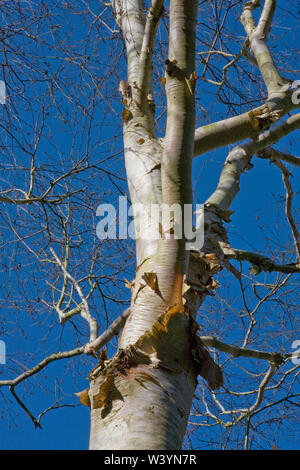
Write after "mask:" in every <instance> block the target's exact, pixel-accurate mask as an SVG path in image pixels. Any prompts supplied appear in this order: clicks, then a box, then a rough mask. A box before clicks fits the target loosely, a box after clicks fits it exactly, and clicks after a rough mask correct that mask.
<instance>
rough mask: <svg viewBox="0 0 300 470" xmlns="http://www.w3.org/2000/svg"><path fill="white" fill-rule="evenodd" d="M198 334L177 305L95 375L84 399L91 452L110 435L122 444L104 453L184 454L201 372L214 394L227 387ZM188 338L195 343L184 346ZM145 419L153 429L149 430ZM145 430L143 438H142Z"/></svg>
mask: <svg viewBox="0 0 300 470" xmlns="http://www.w3.org/2000/svg"><path fill="white" fill-rule="evenodd" d="M184 317H185V318H184ZM186 319H187V320H188V321H186ZM197 329H198V326H197V325H196V323H195V322H193V321H192V322H191V320H190V316H189V315H188V314H187V313H185V314H184V315H183V314H182V313H181V312H179V311H178V306H177V305H174V306H173V307H171V308H168V309H167V310H166V312H165V313H164V314H163V315H162V316H161V317H160V318H159V319H158V320H157V321H156V322H155V324H154V325H153V328H152V330H151V331H147V332H146V333H145V334H144V335H142V336H141V337H140V338H139V340H138V341H137V342H136V344H134V345H130V346H128V347H127V348H126V349H125V350H124V349H120V350H119V352H118V354H117V355H115V356H114V357H113V358H112V359H111V360H110V361H105V362H103V363H101V364H100V365H99V367H98V368H95V369H93V371H92V372H91V374H90V376H89V378H90V380H91V387H90V391H89V394H87V391H86V390H84V391H83V392H81V394H79V398H80V401H81V402H82V403H83V404H85V405H87V406H90V407H91V416H92V431H91V442H90V448H91V449H94V448H99V439H100V436H102V438H103V435H104V437H105V436H106V433H109V432H110V430H113V432H114V436H116V438H117V437H118V436H119V433H122V434H123V435H122V439H121V440H120V441H116V442H115V443H114V442H113V443H112V442H111V440H110V441H109V444H103V443H102V442H101V448H102V449H103V448H109V449H176V448H179V447H178V446H180V445H181V441H182V438H183V435H184V431H185V425H186V420H187V416H188V412H189V406H190V404H191V400H192V396H193V391H194V388H195V386H196V374H195V371H196V373H199V374H200V375H202V376H203V377H204V378H205V379H206V380H207V382H208V385H209V386H210V387H211V388H212V389H217V388H219V387H220V386H221V385H222V384H223V376H222V372H221V369H220V368H219V366H217V364H215V362H214V361H213V360H212V358H211V357H210V355H209V353H208V351H207V350H206V349H205V347H204V345H203V344H202V342H201V340H200V338H199V337H198V336H197ZM184 330H186V334H184ZM182 336H183V337H184V338H186V337H187V336H188V337H189V341H180V338H181V337H182ZM178 344H179V347H178ZM87 395H89V396H87ZM133 397H134V401H133ZM142 400H145V401H144V402H143V401H142ZM141 413H142V414H141ZM149 413H150V418H151V419H150V418H149ZM144 419H147V420H148V421H147V423H148V424H147V426H149V429H145V427H144V424H143V420H144ZM149 419H150V422H149ZM129 423H130V425H129ZM166 423H168V425H167V426H166ZM152 425H153V427H152ZM129 426H130V427H129ZM141 426H143V433H142V434H140V435H138V432H141ZM173 426H174V427H173ZM116 427H117V428H119V430H117V434H116ZM125 432H126V435H125V434H124V433H125ZM150 437H151V440H150ZM106 445H108V447H106Z"/></svg>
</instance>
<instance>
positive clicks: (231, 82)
mask: <svg viewBox="0 0 300 470" xmlns="http://www.w3.org/2000/svg"><path fill="white" fill-rule="evenodd" d="M277 3H278V5H276V4H277ZM286 3H287V2H280V1H279V2H276V1H275V0H266V1H261V2H260V1H258V0H252V1H250V2H243V1H233V0H232V1H231V0H227V1H223V2H218V1H217V0H215V1H200V2H197V1H195V0H189V1H187V0H170V2H164V1H163V0H152V1H151V2H149V1H147V2H143V1H142V0H112V1H111V2H102V1H100V2H99V1H92V0H91V1H79V0H78V1H77V2H72V3H71V2H68V1H65V2H59V3H57V4H55V5H52V3H51V2H49V4H48V3H47V2H46V3H44V2H39V1H36V2H34V1H32V2H27V3H26V4H25V3H24V4H23V2H19V1H15V2H8V1H6V2H1V37H0V40H1V65H2V79H3V81H4V83H5V85H6V93H7V101H6V105H4V106H3V107H2V108H1V112H2V121H1V124H0V139H1V140H0V145H1V151H2V160H1V191H0V201H1V206H2V207H1V215H0V218H1V254H2V265H1V266H2V267H1V282H2V284H3V293H2V295H1V312H0V320H1V334H2V333H3V335H4V336H3V337H4V338H6V337H7V338H9V336H10V335H11V336H17V338H19V339H18V341H20V344H22V341H23V337H24V344H26V345H27V346H26V347H25V346H24V348H25V349H24V352H25V351H27V349H26V348H28V347H29V353H28V351H27V353H28V354H27V357H22V355H21V354H20V357H19V356H17V357H14V356H13V355H12V357H10V356H8V359H7V366H6V368H5V369H3V371H4V372H5V373H6V374H10V376H9V377H8V378H4V379H3V380H1V381H0V387H1V391H4V390H6V389H8V390H9V391H10V393H11V395H12V398H13V399H14V400H16V402H17V404H18V406H21V407H22V408H23V410H24V412H26V413H27V414H28V416H29V417H30V418H31V419H32V421H33V422H34V425H35V426H36V427H39V426H41V424H40V423H41V419H42V417H43V416H44V415H45V414H46V413H47V412H50V411H51V410H52V409H55V408H57V407H63V406H64V405H65V406H66V404H65V403H64V402H63V401H61V400H60V398H58V397H57V394H56V392H55V393H54V396H55V399H54V402H53V403H52V404H51V403H50V404H49V407H48V408H46V409H45V410H44V411H41V412H40V414H39V416H35V413H33V412H32V411H31V405H30V404H29V403H28V398H27V395H26V393H24V392H26V389H23V391H22V396H21V393H20V392H19V391H18V389H20V390H21V386H19V384H21V383H22V384H23V385H24V384H27V383H28V382H29V383H32V384H33V383H35V382H34V379H35V378H37V377H39V378H40V380H43V378H42V373H43V372H42V371H43V370H45V368H46V367H47V366H48V365H49V364H50V363H53V362H55V363H56V364H58V362H57V361H60V360H63V359H65V360H68V364H69V367H70V368H73V367H74V372H73V373H74V375H77V374H79V375H80V374H82V373H83V372H82V371H85V372H86V371H89V387H88V388H87V389H86V390H83V391H82V392H79V393H77V394H78V396H79V398H80V401H81V403H83V404H84V405H87V406H89V407H90V410H91V433H90V448H91V449H120V450H124V449H180V448H181V447H182V445H183V441H184V437H185V436H186V438H185V441H184V442H185V444H184V445H185V446H191V445H193V446H196V447H204V448H221V449H226V448H236V449H240V448H244V449H250V448H263V447H265V448H271V447H272V445H274V446H277V444H278V442H279V446H280V433H281V432H282V431H281V430H282V429H285V430H289V426H291V427H293V426H294V423H295V422H296V420H297V418H296V412H297V410H298V408H299V401H298V398H299V389H298V391H297V378H298V373H299V357H298V355H297V351H296V350H295V349H296V348H294V349H293V346H292V343H293V341H294V340H297V334H298V333H299V329H298V320H297V317H296V313H297V303H298V300H299V287H298V283H299V280H298V277H299V272H300V265H299V263H300V239H299V231H298V228H297V217H296V211H295V207H294V206H295V200H296V198H295V196H297V195H296V194H295V188H294V187H293V185H294V183H295V179H294V180H293V178H292V176H293V174H294V173H295V174H296V171H299V170H298V167H299V166H300V160H299V157H297V156H294V155H292V154H291V149H292V148H293V142H292V141H289V140H288V136H289V135H292V136H294V137H295V139H296V137H297V136H298V134H299V127H300V114H297V108H299V105H300V96H299V92H298V88H297V82H296V80H297V72H299V71H297V60H298V61H299V51H298V50H294V51H293V53H291V52H290V51H291V49H290V44H291V43H293V44H296V41H295V37H294V35H297V32H298V30H297V29H294V28H293V24H294V23H293V22H294V20H295V18H297V17H299V3H298V2H289V3H291V4H292V5H289V7H288V8H289V10H287V7H286ZM276 6H277V10H278V11H277V12H276ZM284 8H286V10H285V9H284ZM278 12H279V13H278ZM277 13H278V14H277ZM275 14H276V15H275ZM274 15H275V16H274ZM276 25H278V27H277V29H275V28H276ZM280 28H285V29H284V32H283V29H280ZM295 28H296V27H295ZM274 29H275V32H276V34H275V33H274V34H273V31H274ZM287 36H289V38H288V39H287ZM276 44H280V46H281V47H280V50H277V49H278V48H275V45H276ZM287 51H288V54H287ZM122 127H123V130H122ZM292 133H293V134H292ZM122 139H123V140H122ZM279 142H280V144H281V145H280V146H279V145H277V144H278V143H279ZM274 145H275V147H274ZM216 149H222V151H221V153H218V155H221V156H222V157H223V160H222V164H223V165H222V166H221V165H220V164H219V163H220V162H219V163H218V162H217V160H216V161H215V162H214V165H213V166H214V169H213V170H212V173H213V172H214V173H213V174H214V176H212V173H211V175H210V174H209V173H207V172H206V177H205V178H206V179H207V178H208V179H209V182H210V187H211V188H212V190H211V194H210V195H209V197H207V198H206V200H205V203H204V208H203V211H204V235H205V236H204V244H203V247H202V248H201V250H199V249H194V250H187V249H186V242H187V239H185V237H184V236H182V237H181V238H179V239H177V238H176V237H175V236H174V230H175V227H176V226H178V224H179V225H181V228H182V232H183V233H184V227H183V221H182V220H178V219H177V215H176V213H174V215H173V218H171V219H170V220H169V224H168V226H167V227H166V226H165V225H163V226H162V225H161V224H160V223H159V222H158V221H157V220H155V219H154V218H153V217H152V216H151V212H150V208H151V204H158V205H160V206H161V205H163V204H165V205H168V206H169V207H172V206H173V205H179V206H180V207H181V208H182V209H183V208H184V206H185V205H186V204H193V203H194V204H195V202H199V201H201V202H204V201H203V200H204V197H205V196H204V195H203V194H198V192H199V191H200V192H201V191H202V186H201V184H202V185H203V187H205V184H206V182H205V181H204V180H203V175H202V179H201V174H200V175H199V185H200V186H199V185H198V181H197V178H198V176H197V175H196V178H194V180H192V162H193V159H196V160H194V161H195V162H197V160H198V159H202V161H203V168H204V170H203V171H204V173H205V165H209V162H210V159H211V158H212V155H213V158H216V159H217V156H216V155H217V154H216V153H213V152H215V151H216ZM219 152H220V151H219ZM123 156H124V159H125V169H126V175H125V171H124V163H123ZM254 157H257V158H256V159H255V158H254ZM263 159H264V160H265V161H263ZM262 164H264V167H263V168H264V172H265V180H266V181H267V180H268V179H270V178H269V176H268V172H270V171H271V172H274V170H276V171H278V172H279V173H280V174H281V175H282V183H283V184H282V189H280V190H279V189H278V188H274V189H273V188H272V184H270V186H271V187H268V185H267V183H266V188H267V187H268V191H273V193H274V199H275V200H274V208H273V209H272V210H273V211H274V214H275V211H277V210H278V219H277V220H276V222H275V215H274V216H273V218H274V226H275V227H276V229H275V230H274V228H272V230H273V234H272V232H270V231H268V228H267V227H266V226H264V225H263V224H264V223H266V222H263V221H261V220H260V219H261V218H262V217H260V215H259V214H256V216H257V223H258V224H260V226H262V230H263V233H264V235H265V237H266V242H265V244H263V243H261V247H260V249H259V251H258V249H256V247H253V244H251V242H250V240H247V241H246V243H244V242H243V241H242V240H241V245H242V246H238V243H237V241H238V240H239V239H238V238H236V241H235V242H234V243H233V242H232V240H231V238H233V239H235V237H234V236H232V235H234V232H239V231H241V230H242V227H239V225H238V223H239V219H240V218H241V215H242V214H243V213H244V212H245V211H249V212H250V211H252V204H253V200H254V195H255V193H256V192H257V191H258V188H257V187H254V188H252V189H251V191H252V192H253V193H252V194H250V195H249V199H248V201H247V207H245V206H239V204H238V202H236V199H237V198H236V196H237V194H238V192H239V190H240V187H241V191H242V188H243V184H246V183H245V181H246V179H247V176H242V175H243V173H245V172H246V171H247V170H251V171H250V172H249V173H253V174H254V175H255V172H256V171H257V168H260V169H261V167H262ZM272 174H274V173H272ZM193 175H195V172H193ZM216 176H218V183H217V184H216V186H215V187H214V184H215V177H216ZM205 178H204V179H205ZM210 178H211V179H210ZM202 181H203V183H202ZM127 185H128V189H129V198H128V199H129V201H130V203H132V204H141V205H142V207H143V210H142V211H140V212H137V213H135V214H134V223H135V228H136V233H137V240H136V243H135V245H134V243H133V242H132V241H128V240H114V239H109V238H108V239H105V240H99V238H98V237H97V234H96V225H97V219H96V209H97V206H98V205H99V204H101V203H112V204H115V205H117V203H118V198H119V196H120V195H123V196H124V195H126V191H127ZM193 185H194V190H193ZM282 190H283V191H284V195H283V196H282V194H283V193H282ZM203 191H204V190H203ZM205 191H207V189H205ZM276 198H277V199H276ZM232 206H234V210H235V211H236V212H235V213H234V212H233V209H232ZM173 207H174V206H173ZM261 207H264V201H263V200H262V201H261ZM282 214H283V215H284V217H285V220H284V221H283V219H282ZM201 215H202V214H200V213H198V214H197V221H199V220H200V216H201ZM276 217H277V216H276ZM231 218H232V221H231ZM196 223H197V222H196ZM233 224H234V225H233ZM251 224H253V222H251ZM275 224H276V225H275ZM249 225H250V222H249ZM232 227H233V228H232ZM157 229H159V233H160V237H159V238H158V239H156V238H152V239H150V240H149V239H147V237H146V233H149V232H151V231H152V232H155V231H157ZM249 232H250V227H249ZM269 232H270V233H271V235H272V236H273V239H272V237H271V236H270V233H269ZM274 232H275V233H274ZM245 244H246V245H247V246H246V247H245ZM263 245H264V246H263ZM249 247H252V249H246V248H249ZM263 250H264V251H263ZM249 263H250V266H251V269H250V272H247V269H246V266H247V264H248V265H249ZM124 279H125V284H126V286H124ZM128 279H129V280H128ZM126 287H127V288H129V289H130V290H128V289H126ZM128 293H129V294H128ZM121 330H122V332H121V334H120V337H119V341H118V345H116V344H115V343H114V342H113V341H114V338H115V337H116V335H117V334H118V333H119V332H120V331H121ZM26 332H27V333H26ZM26 335H28V339H27V342H26ZM32 336H33V337H34V339H32ZM109 342H112V344H111V346H109V347H110V349H109V351H110V353H111V354H110V356H111V357H110V359H109V358H108V354H107V350H106V349H105V346H106V345H108V344H109ZM28 345H29V346H28ZM37 358H38V359H37ZM74 358H76V359H74ZM95 359H96V360H95ZM80 360H81V362H79V361H80ZM76 361H77V362H76ZM52 367H54V366H52ZM91 369H92V370H91ZM72 370H73V369H72ZM36 374H38V375H36ZM201 377H202V378H201ZM202 379H204V380H202ZM58 380H59V382H60V378H59V377H58ZM30 381H33V382H30ZM198 381H199V383H198ZM48 385H49V384H48ZM17 386H18V387H17ZM59 387H61V384H60V385H59ZM2 396H3V398H4V403H5V404H6V403H7V400H8V398H7V396H6V395H5V393H4V392H3V393H2ZM72 406H73V405H72ZM266 430H267V431H266ZM288 432H289V431H288ZM192 443H193V444H192Z"/></svg>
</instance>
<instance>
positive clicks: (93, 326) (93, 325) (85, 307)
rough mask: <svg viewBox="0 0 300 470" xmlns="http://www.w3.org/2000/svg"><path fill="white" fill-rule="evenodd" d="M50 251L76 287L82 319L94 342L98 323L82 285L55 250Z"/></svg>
mask: <svg viewBox="0 0 300 470" xmlns="http://www.w3.org/2000/svg"><path fill="white" fill-rule="evenodd" d="M50 251H51V253H52V255H53V256H54V258H55V260H56V262H57V264H58V265H59V267H60V268H61V270H62V271H63V273H64V275H65V276H66V277H67V278H68V279H70V281H71V282H72V284H73V286H74V287H75V289H76V290H77V293H78V295H79V297H80V299H81V301H82V308H81V310H80V315H81V316H82V318H84V319H85V320H86V321H87V322H88V324H89V328H90V341H94V340H95V339H96V337H97V331H98V324H97V321H96V320H95V319H94V318H93V317H92V315H91V312H90V307H89V304H88V301H87V299H86V297H85V296H84V295H83V292H82V290H81V287H80V285H79V284H78V282H77V281H76V280H75V279H74V277H73V276H72V275H71V274H70V273H69V272H68V271H67V270H66V268H65V266H64V265H63V263H62V262H61V261H60V259H59V258H58V256H57V254H56V253H55V251H54V250H53V248H50Z"/></svg>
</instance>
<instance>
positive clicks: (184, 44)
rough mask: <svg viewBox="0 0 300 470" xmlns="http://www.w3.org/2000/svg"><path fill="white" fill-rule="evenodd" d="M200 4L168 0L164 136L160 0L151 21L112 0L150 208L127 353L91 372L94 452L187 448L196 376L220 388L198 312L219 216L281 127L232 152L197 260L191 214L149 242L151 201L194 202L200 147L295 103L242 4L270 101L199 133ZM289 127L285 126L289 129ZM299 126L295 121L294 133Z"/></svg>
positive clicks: (140, 245)
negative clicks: (162, 125)
mask: <svg viewBox="0 0 300 470" xmlns="http://www.w3.org/2000/svg"><path fill="white" fill-rule="evenodd" d="M197 3H198V2H197V0H190V1H186V0H171V1H170V11H169V14H170V21H169V53H168V58H166V62H165V65H166V66H165V77H164V82H165V87H166V96H167V126H166V135H165V138H164V139H157V138H156V135H155V125H154V111H153V104H154V103H153V83H152V52H153V47H154V41H155V32H156V28H157V23H158V21H159V17H160V16H161V14H162V12H163V1H162V0H152V2H151V7H150V9H149V12H148V15H147V17H146V19H145V16H144V9H143V8H144V7H143V2H142V0H115V1H114V2H113V8H114V12H115V17H116V21H117V23H118V25H119V27H120V29H121V32H122V34H123V38H124V41H125V44H126V50H127V67H128V68H127V70H128V76H127V81H125V80H124V81H123V82H122V84H121V85H120V91H121V93H122V95H123V103H124V109H123V113H122V118H123V122H124V155H125V165H126V171H127V178H128V185H129V191H130V197H131V202H132V204H142V207H143V210H142V211H139V212H137V213H135V214H134V216H135V228H136V235H137V242H136V253H137V255H136V256H137V270H136V278H135V280H134V282H133V283H132V301H131V307H130V315H129V318H128V319H127V321H126V324H125V326H124V329H123V332H122V335H121V337H120V340H119V350H118V353H117V354H116V355H115V356H114V357H113V358H112V359H111V360H106V361H102V362H100V363H99V365H98V367H96V368H95V369H94V370H93V371H92V373H91V375H90V380H91V382H90V390H89V402H90V406H91V434H90V449H110V450H113V449H118V450H124V449H137V450H138V449H147V450H148V449H180V448H181V445H182V441H183V437H184V434H185V430H186V424H187V419H188V415H189V411H190V406H191V402H192V398H193V394H194V391H195V388H196V385H197V375H198V374H201V375H202V376H203V377H205V379H206V380H207V381H208V384H209V386H210V387H211V388H212V389H214V388H219V387H220V385H221V384H222V373H221V371H220V369H219V368H218V366H217V365H216V364H215V363H214V362H213V360H212V359H211V358H210V356H209V354H208V352H207V351H206V350H205V349H204V348H203V345H202V344H201V342H200V341H199V338H198V337H197V335H196V332H197V324H196V322H195V315H196V312H197V309H198V308H199V306H200V305H201V303H202V301H203V299H204V298H205V296H206V294H207V292H209V290H212V289H214V281H213V280H212V276H213V274H215V273H216V272H218V271H219V270H220V269H221V260H222V259H223V258H224V256H223V254H222V253H221V252H220V251H218V250H219V248H217V246H219V245H218V244H219V243H220V242H223V243H224V242H226V233H225V230H224V228H223V225H222V222H223V220H224V219H226V216H227V215H226V214H227V212H228V210H229V207H230V204H231V202H232V200H233V198H234V196H235V194H236V193H237V191H238V188H239V178H240V175H241V173H242V172H243V171H245V169H247V167H248V165H249V161H250V158H251V156H252V155H253V154H254V153H255V152H256V151H258V150H260V149H261V148H265V147H266V145H270V144H271V143H273V142H276V141H277V139H278V138H279V137H280V136H282V128H280V126H279V127H278V129H277V130H276V129H275V130H272V132H270V133H269V134H266V135H264V137H263V138H262V139H261V140H260V141H255V143H254V144H251V145H252V146H251V145H250V144H248V146H246V147H238V148H237V149H235V150H234V151H233V152H231V153H230V155H229V156H228V159H227V160H226V163H225V166H224V169H223V172H222V174H221V177H220V182H219V185H218V187H217V189H216V191H215V192H214V193H213V194H212V196H211V197H210V198H209V200H208V201H207V203H206V205H205V210H206V222H207V223H206V225H207V228H206V240H205V246H204V248H203V251H202V252H201V253H192V254H191V255H190V256H189V252H188V251H187V250H186V249H185V242H186V240H185V238H184V236H182V238H181V239H176V238H175V237H174V235H172V234H174V227H175V226H176V224H177V226H178V224H179V225H180V224H181V229H183V221H182V220H179V219H178V218H177V216H176V215H174V218H173V219H172V220H171V221H170V223H169V226H168V227H165V226H163V227H162V228H161V237H160V239H159V240H157V239H155V238H152V239H151V240H147V239H146V240H145V234H146V232H147V231H152V230H153V231H155V230H157V229H158V225H159V224H158V221H157V220H155V219H154V218H153V217H151V213H150V205H151V204H160V205H161V204H168V205H169V206H172V205H173V204H177V205H179V206H180V207H181V209H183V207H184V205H185V204H191V203H192V190H191V164H192V158H193V157H194V156H195V155H198V154H199V153H204V152H206V151H208V150H210V149H211V148H217V147H218V146H223V145H227V144H229V143H232V142H235V141H238V140H241V139H243V138H245V137H249V136H252V135H253V133H254V132H257V131H259V132H263V131H264V129H267V128H268V127H269V126H270V123H273V122H274V121H275V120H276V119H278V118H279V117H280V116H282V115H283V114H284V113H285V112H287V111H288V110H289V109H291V105H290V101H288V100H287V95H286V94H287V89H286V90H285V93H283V92H282V87H283V86H284V85H285V84H286V81H284V80H281V78H280V76H279V74H278V73H277V72H276V73H275V75H276V76H275V78H274V74H273V71H274V69H275V65H274V63H273V61H272V60H267V59H266V60H262V59H261V55H260V54H261V51H264V53H265V54H264V57H266V56H268V57H269V55H268V48H267V46H266V42H265V36H264V35H263V31H262V26H261V25H259V27H258V29H257V30H256V29H255V24H254V22H251V21H250V20H249V17H247V15H248V14H250V15H251V14H252V13H251V12H250V13H249V11H248V9H247V7H246V8H245V12H244V16H243V19H242V20H243V21H244V24H245V29H246V31H247V33H248V35H249V40H250V41H251V40H252V41H253V45H252V49H253V52H254V54H257V56H258V60H257V62H258V66H259V67H261V68H262V75H263V78H264V79H265V82H266V86H267V88H268V94H269V101H268V104H267V105H263V106H260V107H258V108H256V109H255V110H253V111H252V112H249V113H245V114H243V115H241V116H237V117H233V118H231V119H228V120H226V121H220V122H219V123H216V124H213V125H210V126H207V127H205V126H204V127H203V128H201V129H199V130H196V132H195V106H194V104H195V103H194V102H195V97H194V89H195V34H196V23H197ZM266 4H268V2H266ZM267 6H268V5H267ZM269 10H270V11H269ZM272 11H273V10H272V8H271V9H270V8H269V9H268V8H267V7H266V8H265V10H264V12H263V15H264V16H268V15H272ZM248 16H249V15H248ZM263 19H264V21H266V19H265V18H263ZM264 24H265V23H264ZM273 78H274V80H273ZM286 126H287V125H286V124H285V127H284V131H283V132H284V134H286V133H288V132H289V130H288V127H286ZM297 126H298V121H297V124H296V127H297ZM292 127H293V123H291V129H290V130H292ZM293 128H295V127H293ZM182 233H184V231H183V230H182ZM217 255H218V256H217ZM195 279H197V280H196V281H195Z"/></svg>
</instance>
